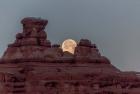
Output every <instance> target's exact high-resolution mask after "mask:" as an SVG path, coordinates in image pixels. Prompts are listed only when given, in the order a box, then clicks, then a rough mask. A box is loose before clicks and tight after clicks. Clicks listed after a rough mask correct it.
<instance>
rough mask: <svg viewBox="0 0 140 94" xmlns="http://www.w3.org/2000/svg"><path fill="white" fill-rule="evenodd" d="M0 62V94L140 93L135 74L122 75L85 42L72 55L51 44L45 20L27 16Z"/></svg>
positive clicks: (89, 43) (95, 47) (94, 46)
mask: <svg viewBox="0 0 140 94" xmlns="http://www.w3.org/2000/svg"><path fill="white" fill-rule="evenodd" d="M21 23H22V24H23V31H22V32H21V33H18V34H17V35H16V40H15V41H14V43H12V44H10V45H8V48H7V50H6V51H5V53H4V55H3V56H2V58H1V59H0V94H140V77H139V73H135V72H122V71H120V70H119V69H117V68H116V67H114V66H113V65H112V64H111V62H110V61H109V59H108V58H106V57H105V56H102V55H101V54H100V52H99V50H98V48H97V46H96V44H93V43H92V42H91V41H90V40H88V39H81V40H80V42H79V43H78V44H77V47H76V48H75V52H74V54H71V53H69V52H63V51H62V49H61V47H60V45H59V44H53V45H52V44H51V42H50V41H49V40H47V34H46V32H45V31H44V30H45V26H46V25H47V24H48V21H47V20H43V19H40V18H33V17H27V18H24V19H23V20H22V21H21Z"/></svg>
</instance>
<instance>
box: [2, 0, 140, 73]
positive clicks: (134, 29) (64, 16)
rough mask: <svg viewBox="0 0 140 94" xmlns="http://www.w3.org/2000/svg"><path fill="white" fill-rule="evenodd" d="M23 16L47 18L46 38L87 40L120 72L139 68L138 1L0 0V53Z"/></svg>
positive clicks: (20, 29)
mask: <svg viewBox="0 0 140 94" xmlns="http://www.w3.org/2000/svg"><path fill="white" fill-rule="evenodd" d="M24 17H41V18H43V19H48V21H49V23H48V26H47V27H46V32H47V35H48V39H49V40H50V41H51V42H52V43H59V44H61V43H62V42H63V41H64V40H65V39H69V38H71V39H74V40H76V41H77V42H78V41H79V40H80V39H81V38H84V39H89V40H91V41H92V42H93V43H95V44H97V46H98V48H99V50H100V52H101V54H102V55H104V56H106V57H108V58H109V59H110V61H111V62H112V64H113V65H115V66H116V67H117V68H119V69H121V70H123V71H140V50H139V49H140V0H0V56H2V54H3V52H4V51H5V50H6V48H7V45H8V44H9V43H12V42H13V41H14V40H15V35H16V33H18V32H22V25H21V24H20V21H21V20H22V19H23V18H24Z"/></svg>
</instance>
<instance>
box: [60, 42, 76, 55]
mask: <svg viewBox="0 0 140 94" xmlns="http://www.w3.org/2000/svg"><path fill="white" fill-rule="evenodd" d="M76 46H77V43H76V42H75V41H74V40H72V39H67V40H65V41H64V42H63V43H62V50H63V52H65V51H67V52H70V53H72V54H74V50H75V47H76Z"/></svg>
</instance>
